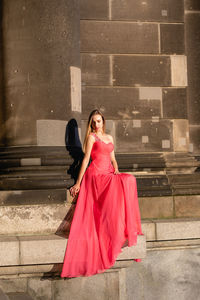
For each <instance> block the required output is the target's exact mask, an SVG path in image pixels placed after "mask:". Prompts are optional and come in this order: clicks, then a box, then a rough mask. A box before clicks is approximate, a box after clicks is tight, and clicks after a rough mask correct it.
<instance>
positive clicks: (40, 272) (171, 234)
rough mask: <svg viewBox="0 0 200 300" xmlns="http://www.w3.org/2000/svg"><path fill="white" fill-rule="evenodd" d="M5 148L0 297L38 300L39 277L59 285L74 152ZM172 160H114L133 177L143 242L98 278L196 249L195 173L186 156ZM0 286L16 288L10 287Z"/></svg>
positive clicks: (0, 178)
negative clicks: (161, 254) (163, 254)
mask: <svg viewBox="0 0 200 300" xmlns="http://www.w3.org/2000/svg"><path fill="white" fill-rule="evenodd" d="M13 148H15V149H13ZM13 148H10V149H6V150H5V151H0V164H1V170H0V208H1V209H0V253H1V256H0V289H1V290H2V291H1V293H2V294H0V296H1V297H2V300H4V299H15V300H18V299H22V300H23V299H24V300H31V299H37V297H39V296H37V295H39V293H40V291H39V290H38V289H37V286H39V287H40V288H41V290H43V291H44V290H45V284H47V283H46V280H44V281H42V280H41V278H44V279H45V278H47V277H50V278H57V279H58V280H61V278H60V276H59V274H60V271H61V267H62V262H63V258H64V252H65V249H66V244H67V236H68V233H69V228H67V231H64V232H63V231H62V230H63V224H65V223H66V221H67V220H68V217H67V216H68V214H69V212H70V211H71V212H73V208H74V203H73V199H72V198H71V197H70V195H69V191H68V188H69V187H70V186H71V185H72V184H73V182H74V178H73V177H72V173H73V171H74V170H75V169H76V168H77V165H78V160H76V163H75V165H73V164H74V161H75V158H76V153H77V156H78V155H80V152H79V150H77V149H76V151H75V152H74V153H75V154H73V156H72V155H71V154H70V153H69V152H67V151H66V148H65V147H53V148H52V147H49V148H48V147H39V148H38V147H28V149H26V148H24V147H21V148H20V147H13ZM16 148H17V149H16ZM174 155H175V154H163V153H155V154H153V153H146V154H143V153H139V154H133V153H132V154H116V156H117V160H118V163H119V168H120V171H121V172H127V173H130V174H133V175H134V176H136V178H137V185H138V195H139V205H140V211H141V218H142V230H143V233H144V236H139V237H138V244H137V246H134V247H130V248H128V247H126V246H125V247H124V248H123V250H122V252H121V253H120V255H119V256H118V258H117V261H116V263H115V265H114V266H113V267H112V268H111V269H109V270H107V271H106V273H109V272H115V270H122V269H123V268H127V267H129V266H131V265H133V264H134V263H135V262H134V261H133V260H134V259H137V258H142V259H143V260H145V257H146V256H148V252H150V251H162V250H166V249H167V250H174V249H188V248H192V249H193V248H197V249H199V248H200V230H199V228H200V185H199V182H200V173H199V172H195V170H197V171H198V166H199V165H200V162H199V161H197V160H195V159H194V157H192V156H190V155H188V154H176V155H175V156H174ZM72 165H73V167H72ZM69 217H70V218H71V217H72V215H70V214H69ZM60 228H62V230H60ZM65 229H66V228H65V226H64V230H65ZM12 278H13V279H12ZM29 278H30V280H29ZM34 278H37V280H36V279H35V282H37V284H36V283H34ZM57 279H56V280H57ZM5 280H7V281H8V282H11V280H14V281H13V282H15V281H19V280H22V281H23V284H21V283H20V285H19V286H20V289H19V288H18V286H16V288H12V289H11V288H10V286H11V285H12V284H8V285H7V286H5V285H3V282H5ZM32 285H34V291H35V292H34V293H35V294H34V293H33V288H32ZM58 285H59V284H58ZM8 286H9V288H8ZM14 286H15V284H14ZM21 286H23V288H21ZM53 288H54V285H53V287H52V291H53ZM29 295H30V296H29ZM1 297H0V300H1ZM3 297H4V298H3ZM30 297H32V298H30ZM45 297H46V296H45ZM42 299H43V298H42ZM44 299H46V298H44ZM47 299H50V298H47Z"/></svg>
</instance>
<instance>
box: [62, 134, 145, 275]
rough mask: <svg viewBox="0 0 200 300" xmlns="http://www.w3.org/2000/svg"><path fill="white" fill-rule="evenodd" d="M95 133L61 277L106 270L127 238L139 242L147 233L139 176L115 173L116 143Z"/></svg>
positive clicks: (113, 261)
mask: <svg viewBox="0 0 200 300" xmlns="http://www.w3.org/2000/svg"><path fill="white" fill-rule="evenodd" d="M91 134H92V135H93V136H94V137H95V142H94V144H93V147H92V151H91V159H92V162H91V163H90V165H89V167H88V168H87V170H86V171H85V174H84V176H83V179H82V182H81V187H80V191H79V195H78V198H77V204H76V209H75V213H74V217H73V221H72V224H71V229H70V234H69V238H68V242H67V248H66V251H65V257H64V262H63V268H62V272H61V277H78V276H91V275H94V274H97V273H102V272H104V271H105V270H106V269H108V268H110V267H111V266H113V265H114V263H115V261H116V259H117V256H118V255H119V253H120V252H121V251H122V250H121V248H122V246H123V244H124V243H125V242H126V241H127V242H128V246H133V245H136V244H137V236H138V235H143V233H142V230H141V221H140V211H139V205H138V198H137V185H136V179H135V177H134V176H133V175H131V174H126V173H119V174H114V167H113V165H112V163H111V159H110V153H111V152H112V151H113V149H114V145H113V143H111V142H110V143H105V142H104V141H102V140H101V139H99V138H98V137H97V136H96V134H94V133H91ZM136 261H140V260H136Z"/></svg>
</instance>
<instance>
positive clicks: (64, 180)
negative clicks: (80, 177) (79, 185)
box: [0, 174, 74, 190]
mask: <svg viewBox="0 0 200 300" xmlns="http://www.w3.org/2000/svg"><path fill="white" fill-rule="evenodd" d="M73 184H74V179H71V177H70V175H68V174H66V175H65V176H62V175H60V176H56V175H55V176H44V177H42V176H36V177H31V178H27V177H23V178H21V177H13V178H0V190H30V189H38V190H40V189H59V188H64V187H67V188H69V187H70V186H72V185H73Z"/></svg>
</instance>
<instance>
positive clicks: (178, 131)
mask: <svg viewBox="0 0 200 300" xmlns="http://www.w3.org/2000/svg"><path fill="white" fill-rule="evenodd" d="M188 125H189V124H188V120H178V119H176V120H173V142H174V151H176V152H181V151H185V152H187V151H188V150H189V126H188Z"/></svg>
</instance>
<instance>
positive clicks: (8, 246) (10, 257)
mask: <svg viewBox="0 0 200 300" xmlns="http://www.w3.org/2000/svg"><path fill="white" fill-rule="evenodd" d="M0 253H1V255H0V266H9V265H18V264H19V241H18V239H17V238H16V237H12V236H0ZM0 287H1V286H0Z"/></svg>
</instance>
